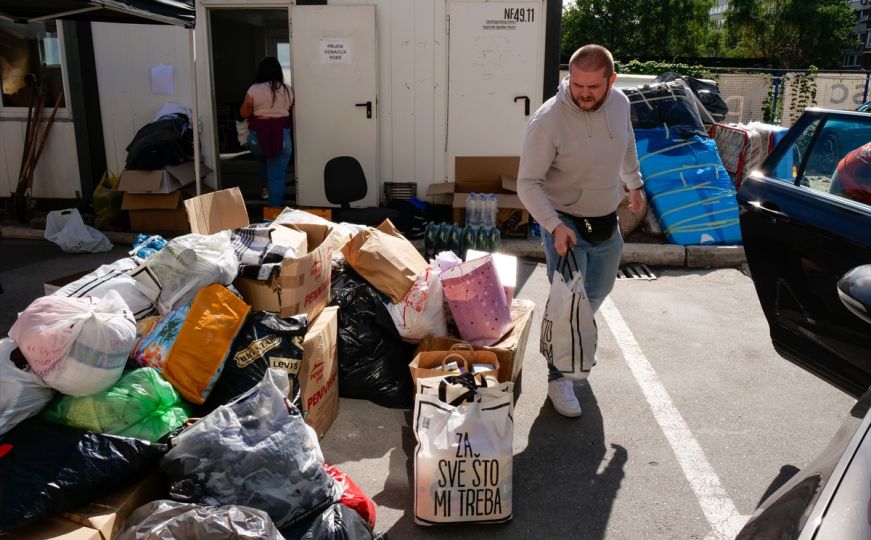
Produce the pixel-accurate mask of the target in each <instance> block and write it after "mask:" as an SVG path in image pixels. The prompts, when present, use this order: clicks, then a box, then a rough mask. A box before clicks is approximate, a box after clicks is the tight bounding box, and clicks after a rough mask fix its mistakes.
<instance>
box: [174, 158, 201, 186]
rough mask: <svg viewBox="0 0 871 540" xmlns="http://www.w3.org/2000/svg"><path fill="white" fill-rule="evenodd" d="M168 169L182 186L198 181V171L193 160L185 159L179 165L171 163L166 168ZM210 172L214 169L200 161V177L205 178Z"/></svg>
mask: <svg viewBox="0 0 871 540" xmlns="http://www.w3.org/2000/svg"><path fill="white" fill-rule="evenodd" d="M166 171H167V172H168V173H169V174H171V175H172V176H174V177H175V179H176V180H178V183H179V185H181V186H182V187H184V186H186V185H188V184H193V183H194V182H196V181H197V171H196V169H195V167H194V162H193V161H185V162H184V163H180V164H178V165H170V166H169V167H167V168H166ZM210 172H212V169H210V168H209V167H208V166H207V165H206V164H205V163H200V178H205V177H206V176H207V175H208V174H209V173H210Z"/></svg>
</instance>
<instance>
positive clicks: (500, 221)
mask: <svg viewBox="0 0 871 540" xmlns="http://www.w3.org/2000/svg"><path fill="white" fill-rule="evenodd" d="M519 166H520V157H519V156H504V157H491V156H483V157H472V156H458V157H457V158H456V161H455V167H454V181H453V182H442V183H437V184H430V186H429V187H428V188H427V191H426V194H427V195H428V196H436V195H449V196H451V199H452V200H451V206H452V207H453V209H454V210H453V212H454V213H453V221H454V223H459V224H464V223H465V215H466V196H467V195H468V194H469V193H494V194H496V205H497V207H498V208H499V212H498V215H497V216H496V226H497V227H499V231H500V232H501V233H502V236H503V237H524V238H525V237H526V231H527V225H528V224H529V212H528V211H527V210H526V208H525V207H524V206H523V203H521V202H520V197H518V196H517V180H516V178H517V169H518V167H519Z"/></svg>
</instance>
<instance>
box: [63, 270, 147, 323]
mask: <svg viewBox="0 0 871 540" xmlns="http://www.w3.org/2000/svg"><path fill="white" fill-rule="evenodd" d="M136 266H137V263H136V260H135V259H133V258H132V257H125V258H123V259H118V260H117V261H115V262H113V263H111V264H104V265H102V266H100V267H99V268H97V269H96V270H94V271H93V272H91V273H90V274H88V275H86V276H82V277H80V278H79V279H77V280H75V281H73V282H72V283H70V284H68V285H65V286H63V287H61V288H60V289H58V290H56V291H55V292H53V293H52V294H54V295H57V296H68V297H75V298H81V297H83V296H98V297H102V296H103V295H105V294H106V292H108V291H116V292H117V293H118V294H120V295H121V298H123V299H124V302H125V303H126V304H127V307H129V308H130V311H132V312H133V317H134V318H135V319H136V320H137V321H138V320H140V319H144V318H145V317H148V316H150V315H155V314H156V313H157V310H156V309H155V307H154V304H153V303H152V302H151V300H150V299H149V298H148V297H147V296H145V295H144V294H142V293H141V292H139V289H137V288H136V280H135V279H133V277H131V276H130V275H129V274H128V272H130V271H131V270H133V269H135V268H136Z"/></svg>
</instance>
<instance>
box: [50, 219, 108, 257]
mask: <svg viewBox="0 0 871 540" xmlns="http://www.w3.org/2000/svg"><path fill="white" fill-rule="evenodd" d="M45 239H46V240H48V241H50V242H54V243H55V244H57V245H58V246H60V248H61V249H62V250H63V251H64V252H65V253H101V252H103V251H109V250H111V249H112V242H110V241H109V239H108V238H107V237H106V235H105V234H103V233H101V232H100V231H98V230H97V229H95V228H93V227H89V226H88V225H85V222H84V221H82V215H81V214H79V211H78V210H76V209H75V208H67V209H66V210H54V211H52V212H49V213H48V216H46V220H45Z"/></svg>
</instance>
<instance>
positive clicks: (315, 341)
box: [298, 306, 339, 439]
mask: <svg viewBox="0 0 871 540" xmlns="http://www.w3.org/2000/svg"><path fill="white" fill-rule="evenodd" d="M338 331H339V308H338V307H336V306H330V307H326V308H324V310H323V311H321V314H320V315H318V316H317V318H316V319H315V320H314V321H313V322H312V323H311V325H310V326H309V328H308V331H307V332H306V334H305V341H304V345H303V356H302V358H303V360H302V366H301V367H300V371H299V375H298V377H299V384H300V392H301V398H302V410H303V412H304V413H306V416H305V421H306V423H307V424H308V425H310V426H311V427H313V428H314V429H315V431H316V432H317V434H318V438H321V439H322V438H323V437H324V435H326V433H327V430H329V429H330V426H331V425H333V422H334V421H335V420H336V417H337V416H338V414H339V360H338V359H339V357H338V349H337V345H338V340H337V337H338Z"/></svg>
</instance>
